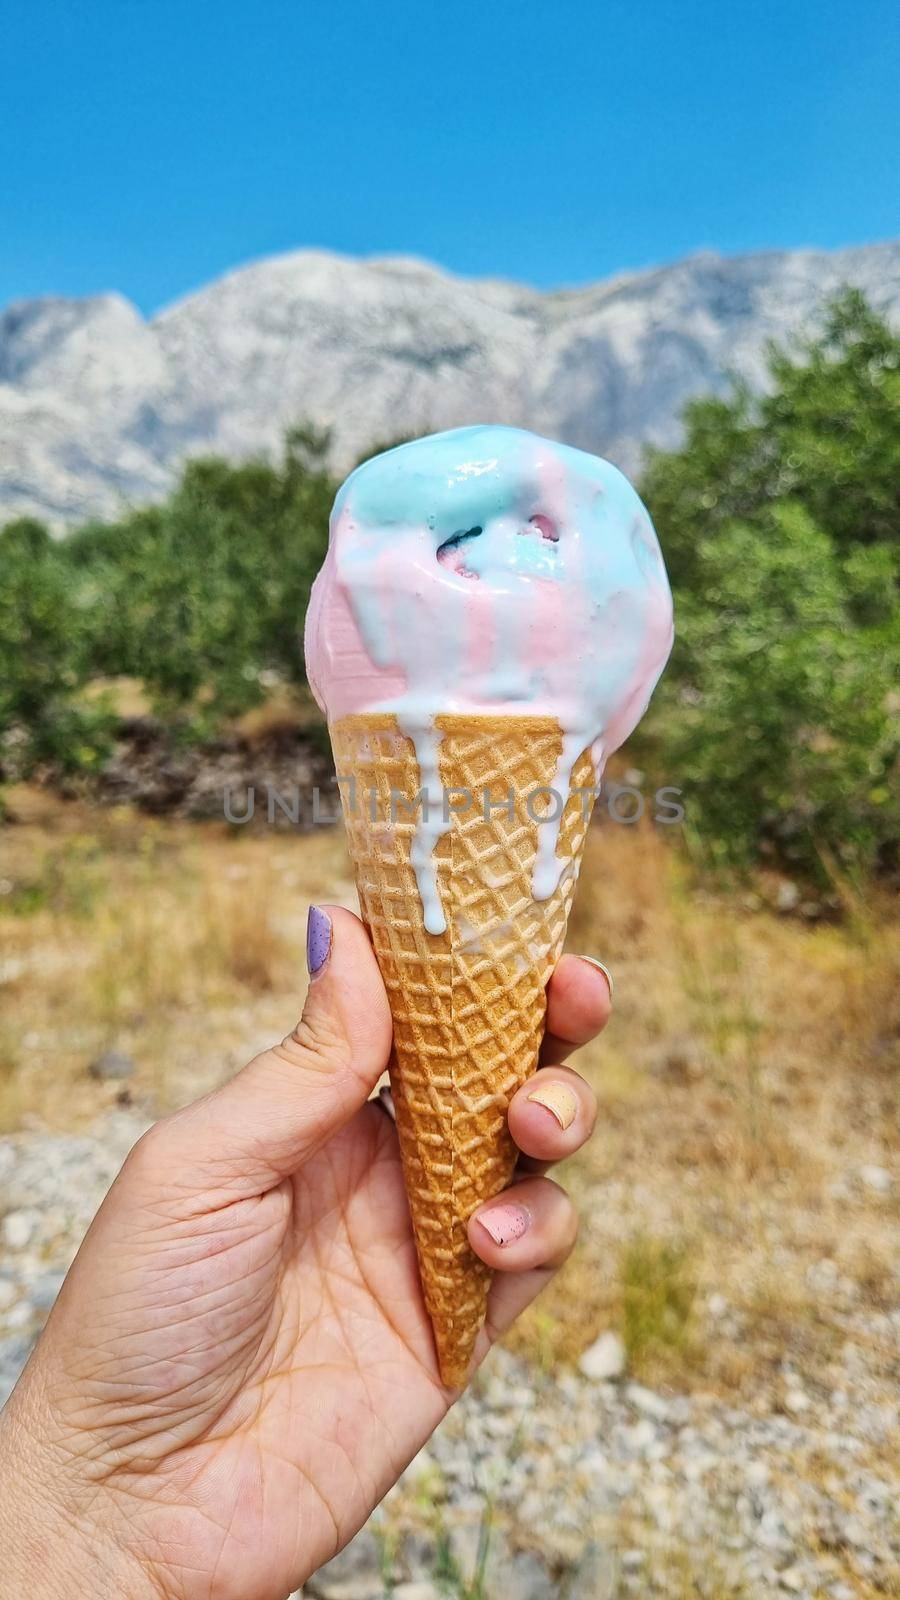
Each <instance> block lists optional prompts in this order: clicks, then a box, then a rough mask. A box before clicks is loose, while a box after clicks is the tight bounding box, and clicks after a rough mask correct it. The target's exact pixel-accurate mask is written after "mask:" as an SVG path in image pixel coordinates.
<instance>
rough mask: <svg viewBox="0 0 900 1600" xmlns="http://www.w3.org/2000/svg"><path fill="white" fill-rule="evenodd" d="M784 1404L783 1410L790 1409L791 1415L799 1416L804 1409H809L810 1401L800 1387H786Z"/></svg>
mask: <svg viewBox="0 0 900 1600" xmlns="http://www.w3.org/2000/svg"><path fill="white" fill-rule="evenodd" d="M784 1405H785V1410H787V1411H790V1412H791V1413H792V1415H793V1416H795V1417H799V1416H801V1415H802V1414H803V1412H804V1411H808V1410H809V1408H810V1406H811V1405H812V1401H811V1400H810V1398H809V1395H808V1394H804V1393H803V1390H802V1389H788V1391H787V1394H786V1395H785V1397H784Z"/></svg>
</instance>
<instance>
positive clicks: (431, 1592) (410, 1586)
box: [391, 1578, 443, 1600]
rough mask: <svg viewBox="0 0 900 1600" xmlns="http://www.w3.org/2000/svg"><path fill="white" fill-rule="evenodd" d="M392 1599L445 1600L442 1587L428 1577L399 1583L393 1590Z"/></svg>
mask: <svg viewBox="0 0 900 1600" xmlns="http://www.w3.org/2000/svg"><path fill="white" fill-rule="evenodd" d="M391 1600H443V1596H442V1594H441V1591H440V1589H439V1588H438V1587H437V1585H436V1584H434V1583H432V1582H431V1581H430V1579H428V1578H414V1579H413V1580H412V1582H411V1583H398V1584H397V1586H396V1588H394V1589H392V1590H391Z"/></svg>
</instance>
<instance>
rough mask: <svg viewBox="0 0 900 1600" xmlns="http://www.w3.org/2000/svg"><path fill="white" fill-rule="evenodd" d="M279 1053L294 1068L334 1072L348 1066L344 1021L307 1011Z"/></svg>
mask: <svg viewBox="0 0 900 1600" xmlns="http://www.w3.org/2000/svg"><path fill="white" fill-rule="evenodd" d="M277 1053H278V1054H280V1055H281V1057H282V1059H283V1060H286V1061H287V1062H288V1063H289V1064H290V1065H292V1066H302V1067H304V1068H306V1069H308V1070H314V1071H315V1070H318V1071H322V1072H334V1071H335V1069H336V1068H338V1067H342V1066H345V1065H346V1063H347V1061H348V1059H349V1055H350V1051H349V1046H348V1041H347V1035H346V1032H345V1031H344V1028H343V1026H342V1024H341V1022H340V1021H339V1020H337V1019H335V1018H334V1017H332V1016H330V1015H329V1014H327V1013H322V1012H320V1011H318V1010H317V1011H314V1012H313V1013H312V1015H307V1013H306V1012H304V1014H303V1016H302V1017H301V1018H300V1021H299V1022H298V1023H297V1026H296V1028H295V1029H294V1031H293V1033H290V1034H288V1037H287V1038H286V1039H284V1040H283V1041H282V1043H281V1044H280V1045H279V1046H278V1052H277Z"/></svg>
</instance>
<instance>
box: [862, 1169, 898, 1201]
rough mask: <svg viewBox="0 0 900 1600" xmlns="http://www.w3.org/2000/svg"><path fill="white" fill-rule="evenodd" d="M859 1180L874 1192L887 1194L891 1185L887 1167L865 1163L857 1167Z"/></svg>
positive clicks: (891, 1180) (891, 1179) (891, 1181)
mask: <svg viewBox="0 0 900 1600" xmlns="http://www.w3.org/2000/svg"><path fill="white" fill-rule="evenodd" d="M859 1181H860V1183H864V1184H865V1186H866V1188H867V1189H873V1190H874V1191H875V1193H876V1194H889V1193H890V1191H891V1187H892V1185H893V1182H894V1180H893V1178H892V1177H891V1174H890V1173H889V1172H888V1169H887V1167H876V1166H870V1165H866V1166H864V1167H860V1169H859Z"/></svg>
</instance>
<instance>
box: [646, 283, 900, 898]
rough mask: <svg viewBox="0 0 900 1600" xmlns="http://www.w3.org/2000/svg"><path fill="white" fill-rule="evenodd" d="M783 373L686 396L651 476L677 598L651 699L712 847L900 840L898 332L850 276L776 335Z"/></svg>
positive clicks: (669, 761) (875, 852)
mask: <svg viewBox="0 0 900 1600" xmlns="http://www.w3.org/2000/svg"><path fill="white" fill-rule="evenodd" d="M769 368H770V379H771V384H772V387H771V390H770V392H768V393H767V394H766V395H764V396H762V397H760V398H759V399H755V400H754V399H752V398H751V397H750V396H749V394H748V393H747V391H746V390H745V389H743V388H741V387H739V386H736V387H735V389H734V391H733V392H732V394H731V395H730V397H727V398H725V399H706V400H701V401H697V402H695V403H694V404H692V405H691V406H689V407H688V409H687V413H686V424H687V428H686V438H685V442H684V445H683V446H682V448H681V449H680V450H678V451H673V452H670V453H662V452H656V453H654V454H653V455H651V457H650V459H649V461H648V465H647V470H646V473H645V475H644V480H643V484H642V490H643V493H644V496H645V498H646V500H647V502H648V505H649V507H650V510H651V514H652V515H653V517H654V520H655V521H656V525H657V528H658V529H659V533H660V538H661V540H662V543H663V548H664V550H665V553H666V559H667V562H668V564H669V567H670V572H671V574H672V579H673V586H674V589H675V599H676V635H677V642H676V647H675V652H674V654H673V658H672V663H671V665H670V668H669V671H668V673H667V675H666V678H665V679H664V681H663V687H662V689H661V691H660V699H659V703H658V707H657V715H656V718H655V727H656V729H657V732H658V735H659V739H660V745H661V750H660V756H659V759H660V761H661V762H662V763H663V764H664V766H665V770H666V774H667V777H668V781H670V782H673V783H676V782H677V783H679V784H680V785H681V786H682V787H683V788H684V791H685V797H686V802H687V805H688V814H689V817H690V818H691V820H692V821H693V822H694V824H695V826H696V827H697V829H698V831H699V832H700V833H701V834H702V835H703V836H704V838H705V839H706V841H707V842H708V843H709V844H710V845H711V846H712V847H713V849H714V852H715V853H716V854H717V855H718V856H720V857H724V858H725V859H726V860H728V861H730V862H734V863H738V864H740V863H748V862H750V861H752V860H753V859H754V857H755V856H756V855H757V853H758V852H759V850H760V849H763V850H767V851H768V852H770V853H772V852H777V854H778V856H780V858H781V859H782V860H783V861H785V862H786V863H788V864H790V865H791V866H793V867H795V868H796V869H798V870H799V871H801V872H805V873H808V874H811V875H813V876H815V877H821V876H822V874H823V871H824V868H823V860H827V859H829V858H830V857H837V858H838V859H839V860H841V861H843V862H844V863H845V864H846V865H848V866H853V867H858V868H860V869H864V870H867V869H870V868H872V867H873V866H876V865H881V866H889V865H891V864H892V863H893V862H894V861H895V859H896V842H897V838H898V834H900V814H898V805H897V798H896V794H897V791H896V766H897V752H898V719H897V709H898V707H897V696H896V689H897V685H898V682H900V614H898V607H897V579H898V565H900V563H898V549H900V546H898V532H900V498H898V496H900V340H898V339H897V338H896V337H895V336H894V335H893V334H892V333H891V332H890V331H889V329H888V328H887V327H886V326H885V324H884V323H883V322H881V321H880V320H879V319H878V318H877V317H875V316H874V314H873V313H872V312H871V311H870V310H869V308H868V307H867V306H866V304H865V302H864V301H863V300H862V299H861V297H860V296H859V295H858V294H856V293H855V292H848V293H847V294H845V295H844V296H843V297H842V298H841V299H840V300H839V301H838V302H837V303H836V304H835V305H834V306H833V307H832V308H831V311H830V314H829V317H828V319H827V323H826V326H825V329H824V332H823V335H822V337H821V338H820V339H819V340H818V341H817V342H815V343H807V344H806V345H804V346H801V347H799V348H798V349H797V350H795V351H793V352H785V351H775V350H773V351H771V352H770V358H769Z"/></svg>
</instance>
